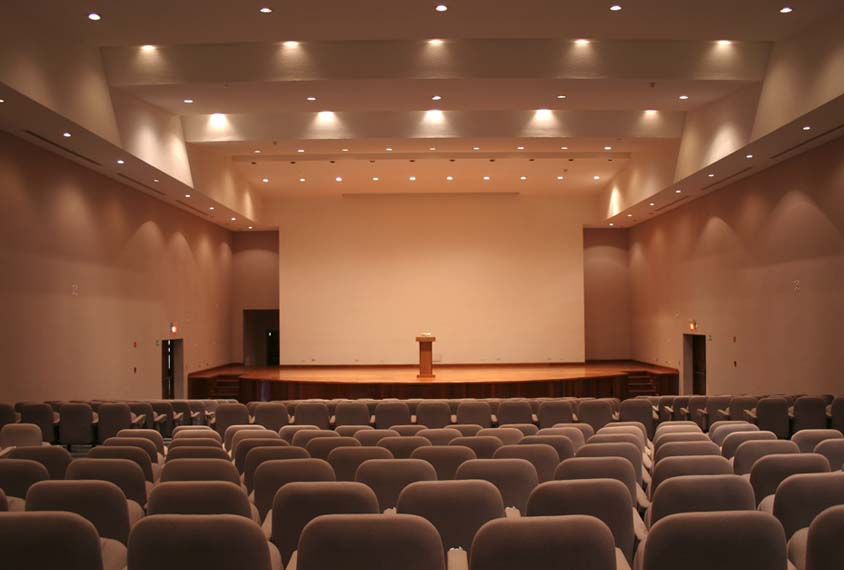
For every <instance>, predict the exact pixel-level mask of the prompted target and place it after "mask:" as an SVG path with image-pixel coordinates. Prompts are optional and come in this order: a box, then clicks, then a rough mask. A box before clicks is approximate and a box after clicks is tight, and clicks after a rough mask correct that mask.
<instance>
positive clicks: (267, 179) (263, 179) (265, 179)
mask: <svg viewBox="0 0 844 570" xmlns="http://www.w3.org/2000/svg"><path fill="white" fill-rule="evenodd" d="M269 181H270V179H269V178H261V182H263V183H264V184H267V183H268V182H269Z"/></svg>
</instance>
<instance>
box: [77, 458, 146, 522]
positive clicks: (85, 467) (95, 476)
mask: <svg viewBox="0 0 844 570" xmlns="http://www.w3.org/2000/svg"><path fill="white" fill-rule="evenodd" d="M65 479H66V480H69V481H90V480H96V481H110V482H111V483H114V484H115V485H117V486H118V487H120V490H121V491H123V495H124V496H125V497H126V504H127V509H128V511H129V524H130V526H133V525H134V524H135V523H136V522H137V521H138V520H139V519H140V518H141V517H143V516H144V505H146V504H147V485H146V480H145V479H144V472H143V471H142V470H141V468H140V467H139V466H138V464H137V463H135V462H133V461H129V460H128V459H75V460H74V461H73V462H72V463H71V464H70V465H69V466H68V468H67V473H65Z"/></svg>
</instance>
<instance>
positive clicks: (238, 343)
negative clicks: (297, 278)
mask: <svg viewBox="0 0 844 570" xmlns="http://www.w3.org/2000/svg"><path fill="white" fill-rule="evenodd" d="M232 254H233V256H232V304H231V310H232V313H231V331H232V334H231V355H232V360H233V361H234V362H243V361H244V354H243V311H245V310H247V309H278V232H236V233H235V234H234V235H233V236H232ZM276 326H278V323H277V322H276Z"/></svg>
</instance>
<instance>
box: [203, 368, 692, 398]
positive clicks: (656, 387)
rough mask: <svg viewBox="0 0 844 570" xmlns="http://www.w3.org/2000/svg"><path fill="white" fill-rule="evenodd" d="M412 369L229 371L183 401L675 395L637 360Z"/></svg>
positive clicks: (658, 373)
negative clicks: (429, 371)
mask: <svg viewBox="0 0 844 570" xmlns="http://www.w3.org/2000/svg"><path fill="white" fill-rule="evenodd" d="M417 372H418V368H417V367H416V366H282V367H244V366H242V365H238V364H233V365H229V366H221V367H218V368H212V369H209V370H203V371H200V372H194V373H192V374H190V375H189V376H188V397H189V398H200V399H202V398H237V399H238V400H240V401H241V402H249V401H255V400H301V399H307V398H325V399H333V398H402V399H407V398H439V399H454V398H512V397H527V398H537V397H560V396H577V397H588V396H591V397H596V398H604V397H615V398H620V399H624V398H628V397H632V396H635V395H638V394H640V393H656V394H660V395H661V394H676V393H677V390H678V385H679V373H678V371H677V370H676V369H674V368H665V367H662V366H654V365H650V364H644V363H641V362H635V361H612V362H592V363H586V364H500V365H439V366H437V368H436V374H437V377H436V379H433V380H422V379H418V378H417V377H416V375H417Z"/></svg>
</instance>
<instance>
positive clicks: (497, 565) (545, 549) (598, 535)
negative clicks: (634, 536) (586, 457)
mask: <svg viewBox="0 0 844 570" xmlns="http://www.w3.org/2000/svg"><path fill="white" fill-rule="evenodd" d="M616 552H617V551H616V548H615V542H614V540H613V535H612V532H611V531H610V529H609V528H608V527H607V525H605V524H604V523H603V522H601V521H600V520H598V519H597V518H595V517H591V516H586V515H566V516H553V517H521V518H517V519H513V518H506V519H495V520H492V521H490V522H488V523H487V524H485V525H484V526H483V527H481V529H480V530H479V531H478V533H477V534H476V535H475V541H474V542H473V544H472V551H471V562H470V568H471V570H512V569H513V568H515V567H518V568H530V569H531V570H559V568H561V567H562V566H561V561H565V568H566V570H616V568H623V566H618V562H619V561H618V557H617V554H616ZM516 561H518V562H516Z"/></svg>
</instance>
